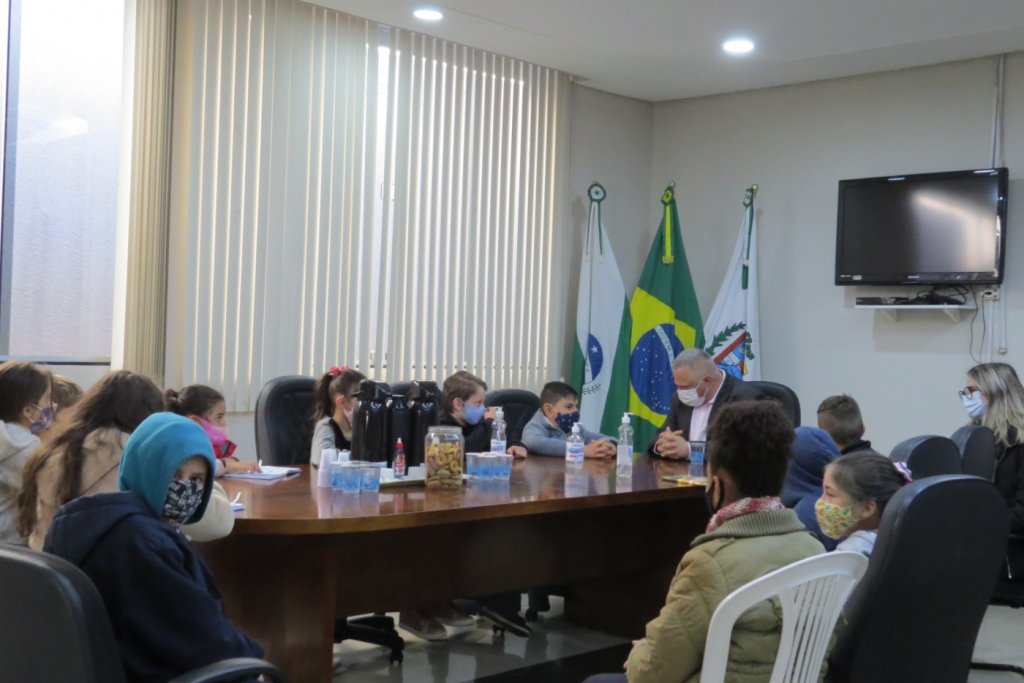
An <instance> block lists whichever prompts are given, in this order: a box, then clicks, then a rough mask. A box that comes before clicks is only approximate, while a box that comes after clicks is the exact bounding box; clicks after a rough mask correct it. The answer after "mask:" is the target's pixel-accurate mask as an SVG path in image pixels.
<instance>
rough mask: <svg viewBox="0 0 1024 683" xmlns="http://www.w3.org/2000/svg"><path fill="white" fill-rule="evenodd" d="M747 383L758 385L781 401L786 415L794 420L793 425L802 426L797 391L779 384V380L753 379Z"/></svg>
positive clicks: (774, 398) (764, 392) (771, 397)
mask: <svg viewBox="0 0 1024 683" xmlns="http://www.w3.org/2000/svg"><path fill="white" fill-rule="evenodd" d="M747 384H749V385H751V386H754V387H757V388H758V389H759V390H760V391H761V393H763V394H765V395H766V396H768V398H770V399H772V400H774V401H778V402H779V403H781V404H782V408H783V410H785V411H786V415H788V416H789V419H790V420H792V421H793V426H794V427H799V426H800V399H799V397H797V395H796V392H795V391H793V390H792V389H790V388H789V387H787V386H786V385H785V384H779V383H778V382H766V381H763V380H751V381H749V382H747Z"/></svg>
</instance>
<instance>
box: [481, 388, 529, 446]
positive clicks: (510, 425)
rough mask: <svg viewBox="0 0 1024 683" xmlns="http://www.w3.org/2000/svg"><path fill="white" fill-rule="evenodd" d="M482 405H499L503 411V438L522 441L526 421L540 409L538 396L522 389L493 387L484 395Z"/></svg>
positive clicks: (510, 440)
mask: <svg viewBox="0 0 1024 683" xmlns="http://www.w3.org/2000/svg"><path fill="white" fill-rule="evenodd" d="M484 405H485V406H487V407H488V408H490V407H492V406H493V407H499V406H500V407H501V409H502V411H504V413H505V426H506V431H505V438H506V439H507V440H508V441H509V442H512V441H522V440H523V429H524V428H525V427H526V423H527V422H529V421H530V418H532V417H533V414H534V413H536V412H537V411H538V410H539V409H540V397H538V396H537V394H534V393H533V392H530V391H525V390H523V389H495V390H494V391H492V392H490V393H488V394H487V396H485V397H484Z"/></svg>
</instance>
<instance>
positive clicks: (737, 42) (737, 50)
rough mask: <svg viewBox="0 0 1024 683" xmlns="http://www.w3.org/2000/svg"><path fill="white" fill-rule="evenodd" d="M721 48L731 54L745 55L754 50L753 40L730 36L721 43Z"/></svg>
mask: <svg viewBox="0 0 1024 683" xmlns="http://www.w3.org/2000/svg"><path fill="white" fill-rule="evenodd" d="M722 49H723V50H725V51H726V52H727V53H729V54H731V55H745V54H749V53H751V52H753V51H754V41H752V40H748V39H747V38H730V39H729V40H727V41H725V42H724V43H722Z"/></svg>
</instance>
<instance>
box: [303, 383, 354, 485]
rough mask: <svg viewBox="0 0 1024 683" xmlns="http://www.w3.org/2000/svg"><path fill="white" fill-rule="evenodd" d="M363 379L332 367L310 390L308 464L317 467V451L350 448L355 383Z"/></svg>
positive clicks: (318, 453) (318, 454) (318, 462)
mask: <svg viewBox="0 0 1024 683" xmlns="http://www.w3.org/2000/svg"><path fill="white" fill-rule="evenodd" d="M364 379H366V376H365V375H364V374H363V373H361V372H359V371H358V370H353V369H352V368H350V367H348V366H347V365H346V366H342V367H340V368H339V367H333V368H331V369H330V370H328V371H327V372H325V373H324V375H323V377H321V378H320V380H319V381H318V382H317V383H316V388H315V389H314V390H313V396H314V402H315V406H316V408H315V409H314V413H313V419H314V420H315V421H316V427H315V428H314V429H313V441H312V444H311V445H310V449H309V462H310V463H311V464H312V465H313V467H319V465H320V451H322V450H324V449H325V448H338V449H342V450H344V449H348V448H352V414H353V412H354V411H355V409H356V394H357V393H358V392H359V383H360V382H362V381H363V380H364Z"/></svg>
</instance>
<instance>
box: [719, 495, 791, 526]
mask: <svg viewBox="0 0 1024 683" xmlns="http://www.w3.org/2000/svg"><path fill="white" fill-rule="evenodd" d="M785 509H786V506H785V505H783V504H782V501H781V500H780V499H779V497H778V496H762V497H760V498H740V499H739V500H737V501H736V502H734V503H729V504H728V505H726V506H725V507H724V508H722V509H721V510H719V511H718V512H716V513H715V514H713V515H712V516H711V520H710V521H709V522H708V528H707V532H706V533H709V534H710V533H711V532H712V531H714V530H715V529H717V528H718V527H720V526H722V525H723V524H725V523H726V522H728V521H729V520H730V519H736V518H737V517H743V516H744V515H754V514H757V513H758V512H765V511H766V510H785Z"/></svg>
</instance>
